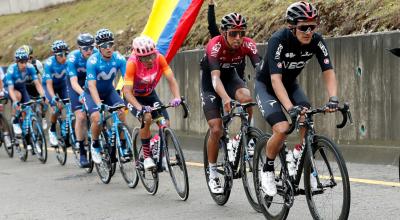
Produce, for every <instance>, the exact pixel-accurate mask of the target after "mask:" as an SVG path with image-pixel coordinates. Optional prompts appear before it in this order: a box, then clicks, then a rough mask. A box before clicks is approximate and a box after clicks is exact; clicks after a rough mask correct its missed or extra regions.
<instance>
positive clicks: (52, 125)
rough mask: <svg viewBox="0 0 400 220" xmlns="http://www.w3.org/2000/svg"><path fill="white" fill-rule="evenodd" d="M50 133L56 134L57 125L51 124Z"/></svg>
mask: <svg viewBox="0 0 400 220" xmlns="http://www.w3.org/2000/svg"><path fill="white" fill-rule="evenodd" d="M50 131H51V132H56V123H51V127H50Z"/></svg>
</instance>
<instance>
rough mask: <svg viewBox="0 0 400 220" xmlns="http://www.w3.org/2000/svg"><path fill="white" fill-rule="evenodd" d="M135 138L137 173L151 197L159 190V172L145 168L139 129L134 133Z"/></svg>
mask: <svg viewBox="0 0 400 220" xmlns="http://www.w3.org/2000/svg"><path fill="white" fill-rule="evenodd" d="M132 137H133V154H134V156H135V161H136V171H137V172H138V175H139V178H140V181H141V182H142V184H143V186H144V188H145V189H146V191H147V192H148V193H149V194H150V195H155V194H156V193H157V190H158V184H159V178H158V172H157V171H154V170H152V171H149V170H145V169H144V166H143V161H144V156H143V150H142V143H141V141H140V137H139V128H135V129H133V131H132Z"/></svg>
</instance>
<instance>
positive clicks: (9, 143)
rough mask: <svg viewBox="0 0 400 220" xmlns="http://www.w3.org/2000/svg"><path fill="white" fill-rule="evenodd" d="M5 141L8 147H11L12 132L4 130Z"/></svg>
mask: <svg viewBox="0 0 400 220" xmlns="http://www.w3.org/2000/svg"><path fill="white" fill-rule="evenodd" d="M3 135H4V143H5V144H6V147H7V148H11V139H10V134H9V133H8V132H4V133H3Z"/></svg>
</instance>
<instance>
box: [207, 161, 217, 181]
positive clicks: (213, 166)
mask: <svg viewBox="0 0 400 220" xmlns="http://www.w3.org/2000/svg"><path fill="white" fill-rule="evenodd" d="M208 166H209V167H210V177H209V178H210V179H215V178H217V177H218V173H217V163H210V162H208Z"/></svg>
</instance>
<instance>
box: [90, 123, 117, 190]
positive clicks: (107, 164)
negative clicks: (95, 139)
mask: <svg viewBox="0 0 400 220" xmlns="http://www.w3.org/2000/svg"><path fill="white" fill-rule="evenodd" d="M103 132H104V131H102V132H101V133H100V135H99V141H100V147H101V149H102V151H103V153H102V159H101V162H100V164H97V163H95V164H94V166H95V167H96V171H97V174H98V175H99V177H100V180H101V182H103V183H104V184H108V183H110V181H111V177H112V176H113V164H112V163H111V157H110V153H109V152H110V151H109V146H108V144H107V140H106V138H105V137H106V136H105V135H104V133H103ZM114 169H115V168H114Z"/></svg>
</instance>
